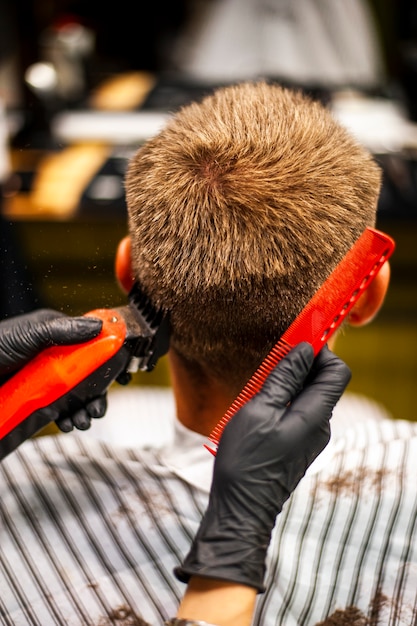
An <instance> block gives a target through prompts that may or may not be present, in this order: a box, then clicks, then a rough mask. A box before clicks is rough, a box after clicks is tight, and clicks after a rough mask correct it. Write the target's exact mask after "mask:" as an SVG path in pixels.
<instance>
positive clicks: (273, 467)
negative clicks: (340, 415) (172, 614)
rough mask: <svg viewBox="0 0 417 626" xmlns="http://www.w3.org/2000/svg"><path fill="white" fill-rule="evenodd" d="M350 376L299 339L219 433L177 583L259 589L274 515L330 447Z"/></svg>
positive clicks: (333, 360)
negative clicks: (203, 581)
mask: <svg viewBox="0 0 417 626" xmlns="http://www.w3.org/2000/svg"><path fill="white" fill-rule="evenodd" d="M349 380H350V370H349V368H348V367H347V366H346V365H345V363H343V361H341V360H340V359H339V358H338V357H337V356H336V355H334V354H333V353H332V352H330V350H328V348H327V347H326V348H323V350H322V351H321V352H320V354H319V355H318V356H317V358H316V359H315V360H314V362H313V349H312V347H311V346H310V345H309V344H307V343H302V344H300V345H298V346H297V347H296V348H294V349H293V350H292V351H291V352H290V353H289V354H288V355H287V356H286V357H285V358H284V359H283V360H282V361H280V363H279V364H278V365H277V366H276V368H275V369H274V370H273V372H272V373H271V374H270V375H269V377H268V379H267V380H266V382H265V384H264V386H263V388H262V390H261V391H260V392H259V393H258V394H257V395H256V396H255V397H254V398H253V399H252V400H251V401H250V402H248V403H247V404H245V405H244V406H243V407H242V409H240V410H239V411H238V412H237V413H236V415H235V416H234V417H233V418H232V419H231V420H230V422H229V423H228V424H227V426H226V428H225V429H224V431H223V434H222V436H221V439H220V443H219V447H218V450H217V455H216V460H215V464H214V473H213V481H212V486H211V491H210V499H209V504H208V508H207V511H206V513H205V515H204V517H203V520H202V522H201V524H200V527H199V530H198V532H197V535H196V537H195V539H194V542H193V544H192V546H191V549H190V552H189V553H188V555H187V557H186V558H185V561H184V563H183V564H182V566H181V567H178V568H177V569H176V570H175V575H176V576H177V578H178V579H179V580H181V581H183V582H188V580H189V578H190V577H191V576H193V575H198V576H203V577H208V578H215V579H219V580H225V581H229V582H236V583H241V584H244V585H248V586H250V587H254V588H256V589H257V590H258V591H263V579H264V574H265V558H266V552H267V549H268V546H269V543H270V539H271V532H272V530H273V527H274V525H275V520H276V517H277V515H278V514H279V513H280V511H281V509H282V506H283V504H284V502H285V501H286V500H287V499H288V498H289V496H290V494H291V493H292V492H293V491H294V489H295V488H296V486H297V484H298V483H299V481H300V480H301V478H302V477H303V476H304V474H305V472H306V470H307V468H308V467H309V466H310V464H311V463H312V462H313V461H314V459H315V458H316V457H317V456H318V455H319V454H320V452H321V451H322V450H323V449H324V448H325V446H326V445H327V443H328V441H329V439H330V424H329V420H330V417H331V415H332V411H333V407H334V405H335V404H336V402H337V401H338V400H339V398H340V396H341V395H342V393H343V391H344V389H345V388H346V385H347V384H348V382H349ZM289 403H291V404H289Z"/></svg>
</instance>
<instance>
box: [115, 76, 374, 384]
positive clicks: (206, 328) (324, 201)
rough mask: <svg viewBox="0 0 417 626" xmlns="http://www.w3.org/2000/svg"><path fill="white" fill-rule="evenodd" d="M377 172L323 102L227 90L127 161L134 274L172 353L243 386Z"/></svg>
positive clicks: (338, 251) (312, 284) (344, 245)
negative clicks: (166, 329) (161, 316)
mask: <svg viewBox="0 0 417 626" xmlns="http://www.w3.org/2000/svg"><path fill="white" fill-rule="evenodd" d="M380 181H381V174H380V169H379V167H378V166H377V165H376V163H375V162H374V160H373V159H372V157H371V155H370V154H369V153H368V151H367V150H365V149H364V148H363V147H362V146H361V145H359V144H358V143H357V142H356V140H355V139H353V138H352V137H351V135H350V134H349V133H348V132H347V131H346V130H345V129H344V128H343V127H342V126H341V125H340V124H339V123H338V122H337V121H336V120H335V119H334V118H333V116H332V114H331V113H330V112H329V111H328V110H327V109H326V108H325V107H323V106H322V105H321V104H319V103H317V102H313V101H312V100H310V99H309V98H308V97H306V96H304V95H302V94H301V93H297V92H295V91H292V90H289V89H285V88H282V87H280V86H278V85H267V84H266V83H263V82H260V83H243V84H241V85H237V86H232V87H226V88H223V89H220V90H218V91H217V92H215V94H214V95H212V96H209V97H207V98H205V99H204V100H203V101H202V102H201V103H194V104H191V105H189V106H186V107H184V108H183V109H182V110H180V111H179V112H178V113H177V114H176V115H175V116H174V117H173V119H172V120H171V121H170V122H169V123H168V124H167V126H166V127H165V128H164V129H163V130H162V131H161V132H160V133H159V135H157V136H156V137H154V138H153V139H151V140H150V141H149V142H148V143H147V144H145V145H144V146H143V147H142V148H141V149H139V150H138V152H137V153H136V155H135V156H134V157H133V158H132V160H131V161H130V163H129V166H128V170H127V174H126V198H127V205H128V216H129V230H130V235H131V239H132V258H133V266H134V272H135V275H136V277H137V278H138V279H139V280H140V282H141V283H142V285H143V287H144V289H145V290H146V291H147V292H148V294H149V295H150V297H151V298H152V299H153V301H154V303H155V304H157V305H159V306H162V307H164V308H166V309H168V310H170V312H171V320H172V326H173V336H172V345H173V347H174V348H175V349H176V350H177V352H178V353H179V354H180V355H182V356H183V358H184V359H186V360H188V361H190V362H194V363H197V364H199V365H201V366H203V367H205V368H206V369H208V370H209V371H210V372H211V373H212V374H213V375H215V376H218V377H224V376H226V375H227V376H228V378H229V379H230V380H231V381H232V380H233V379H235V383H236V384H237V385H239V384H241V382H242V381H243V382H244V381H245V380H246V379H247V377H248V375H250V373H251V372H252V371H253V370H254V369H255V367H256V366H257V364H258V363H259V362H260V360H261V359H262V358H263V357H264V356H265V354H266V353H267V352H268V351H269V349H270V348H271V347H272V345H273V344H274V343H275V342H276V341H277V339H278V338H279V337H280V335H281V334H282V333H283V332H284V330H285V329H286V328H287V327H288V326H289V324H290V323H291V321H292V320H293V319H294V318H295V317H296V315H297V314H298V313H299V311H300V310H301V309H302V308H303V306H304V305H305V304H306V303H307V302H308V300H309V299H310V298H311V296H312V295H313V294H314V293H315V291H316V290H317V289H318V287H319V286H320V285H321V284H322V283H323V282H324V280H325V279H326V278H327V276H328V275H329V274H330V272H331V271H332V270H333V269H334V267H335V266H336V265H337V263H338V262H339V261H340V260H341V259H342V258H343V256H344V255H345V254H346V252H347V251H348V250H349V249H350V247H351V246H352V245H353V243H354V242H355V241H356V240H357V239H358V237H359V236H360V235H361V233H362V232H363V230H364V229H365V227H366V226H372V225H374V223H375V215H376V206H377V200H378V195H379V189H380Z"/></svg>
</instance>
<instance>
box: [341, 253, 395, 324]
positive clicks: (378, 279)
mask: <svg viewBox="0 0 417 626" xmlns="http://www.w3.org/2000/svg"><path fill="white" fill-rule="evenodd" d="M390 275H391V270H390V265H389V263H388V262H386V263H384V265H383V266H382V267H381V269H380V270H379V272H378V274H377V275H376V276H375V278H374V280H373V281H372V282H371V284H370V285H369V287H368V288H367V289H366V290H365V291H364V292H363V294H362V295H361V297H360V298H359V300H358V301H357V303H356V304H355V305H354V306H353V307H352V310H351V311H350V313H349V315H348V324H350V325H351V326H364V325H365V324H368V323H369V322H371V321H372V320H373V319H374V317H375V316H376V314H377V313H378V311H379V309H380V308H381V306H382V304H383V302H384V299H385V295H386V293H387V290H388V285H389V280H390Z"/></svg>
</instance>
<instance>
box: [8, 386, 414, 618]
mask: <svg viewBox="0 0 417 626" xmlns="http://www.w3.org/2000/svg"><path fill="white" fill-rule="evenodd" d="M205 442H206V440H205V438H204V437H202V436H200V435H198V434H196V433H194V432H191V431H188V430H187V429H185V428H184V427H183V426H181V425H180V424H178V423H177V422H176V420H175V418H174V405H173V399H172V395H171V391H170V390H169V389H159V390H158V389H151V388H149V389H143V388H135V389H132V390H128V389H123V390H120V391H119V390H118V391H117V392H113V393H110V394H109V410H108V413H107V415H106V417H104V418H103V419H102V420H97V421H96V422H94V423H93V425H92V427H91V429H90V430H89V431H88V432H81V433H79V432H77V433H71V434H60V435H56V436H48V437H38V438H36V439H33V440H31V441H27V442H25V443H24V444H23V445H21V446H20V448H19V449H18V450H16V451H15V452H14V453H12V454H11V455H9V456H8V457H7V458H6V459H4V460H3V462H2V463H1V464H0V503H1V504H0V511H1V516H0V624H2V625H5V626H6V625H7V626H12V625H18V626H28V625H32V624H34V625H39V626H53V625H62V626H64V625H65V626H87V625H90V626H107V625H108V626H110V625H117V626H121V625H127V624H135V625H143V626H146V625H149V624H150V625H152V626H158V625H161V624H162V623H163V621H164V619H166V618H167V617H169V616H172V615H174V614H175V612H176V608H177V606H178V602H179V600H180V598H181V596H182V594H183V592H184V590H185V586H184V585H183V584H182V583H180V582H178V581H177V580H176V579H175V578H174V576H173V573H172V571H173V568H174V567H175V566H176V565H177V564H178V563H180V562H181V560H182V559H183V557H184V556H185V554H186V553H187V552H188V549H189V546H190V543H191V541H192V538H193V536H194V534H195V533H196V531H197V528H198V526H199V522H200V519H201V516H202V514H203V512H204V510H205V507H206V504H207V499H208V492H209V489H210V482H211V475H212V468H213V457H212V455H211V454H210V453H209V452H207V450H206V449H205V448H204V445H203V444H204V443H205ZM416 476H417V424H415V423H410V422H405V421H401V420H392V419H390V417H389V416H387V415H386V414H385V413H384V411H383V409H381V407H379V406H378V405H376V404H375V403H373V402H372V401H370V400H368V399H366V398H362V397H358V396H354V395H351V394H346V395H345V396H344V398H342V400H341V401H340V402H339V404H338V406H337V407H336V409H335V412H334V416H333V419H332V440H331V442H330V444H329V445H328V446H327V448H326V449H325V450H324V452H323V453H322V454H321V455H320V456H319V457H318V459H317V460H316V461H315V462H314V464H313V465H312V466H311V468H310V469H309V471H308V473H307V475H306V476H305V477H304V478H303V479H302V481H301V483H300V484H299V486H298V487H297V489H296V490H295V492H294V494H293V495H292V496H291V497H290V499H289V500H288V501H287V503H286V504H285V506H284V509H283V511H282V513H281V515H279V516H278V518H277V523H276V526H275V529H274V533H273V538H272V541H271V545H270V550H269V554H268V563H267V576H266V592H265V593H264V594H259V596H258V599H257V607H256V613H255V616H254V620H253V624H254V625H259V626H270V625H271V626H272V625H274V626H277V625H278V624H281V625H285V626H301V625H306V626H317V625H320V626H322V625H326V624H327V625H330V624H337V623H341V624H347V623H349V624H375V625H376V624H378V626H381V625H390V626H391V625H392V626H394V625H398V626H400V625H401V626H402V625H404V624H406V625H411V624H415V623H417V541H416V532H417V522H416V518H417V488H416Z"/></svg>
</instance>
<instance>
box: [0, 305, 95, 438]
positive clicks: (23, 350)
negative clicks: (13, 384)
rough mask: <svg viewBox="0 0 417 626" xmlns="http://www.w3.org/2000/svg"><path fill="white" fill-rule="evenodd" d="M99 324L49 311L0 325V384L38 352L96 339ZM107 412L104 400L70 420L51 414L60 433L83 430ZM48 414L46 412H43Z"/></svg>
mask: <svg viewBox="0 0 417 626" xmlns="http://www.w3.org/2000/svg"><path fill="white" fill-rule="evenodd" d="M101 328H102V321H101V320H99V319H94V318H91V317H82V316H81V317H69V316H67V315H64V314H63V313H60V312H58V311H54V310H51V309H39V310H38V311H33V312H31V313H26V314H24V315H19V316H16V317H12V318H9V319H6V320H3V321H2V322H0V384H1V383H2V382H4V381H5V380H7V378H9V377H10V376H11V375H12V374H14V373H15V372H16V371H18V370H19V369H21V368H22V367H23V366H24V365H26V363H28V362H29V361H30V360H31V359H33V358H34V357H35V356H36V355H37V354H38V353H39V352H41V351H42V350H44V349H45V348H49V347H50V346H64V345H70V344H76V343H83V342H85V341H88V340H89V339H93V338H94V337H96V336H97V335H98V334H99V333H100V331H101ZM106 409H107V398H106V396H105V395H104V396H100V397H98V398H94V399H93V400H92V401H90V402H89V403H88V404H87V405H86V407H85V408H84V409H82V410H81V411H78V412H77V413H76V414H75V415H73V416H71V417H65V418H62V419H60V418H59V416H58V415H56V416H55V415H53V414H51V421H54V420H55V421H56V423H57V425H58V427H59V428H61V430H63V431H65V432H68V431H69V430H72V428H73V426H75V427H76V428H79V429H80V430H86V429H87V428H88V427H89V426H90V420H91V418H93V417H102V416H103V415H104V414H105V412H106ZM45 411H48V409H45Z"/></svg>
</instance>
